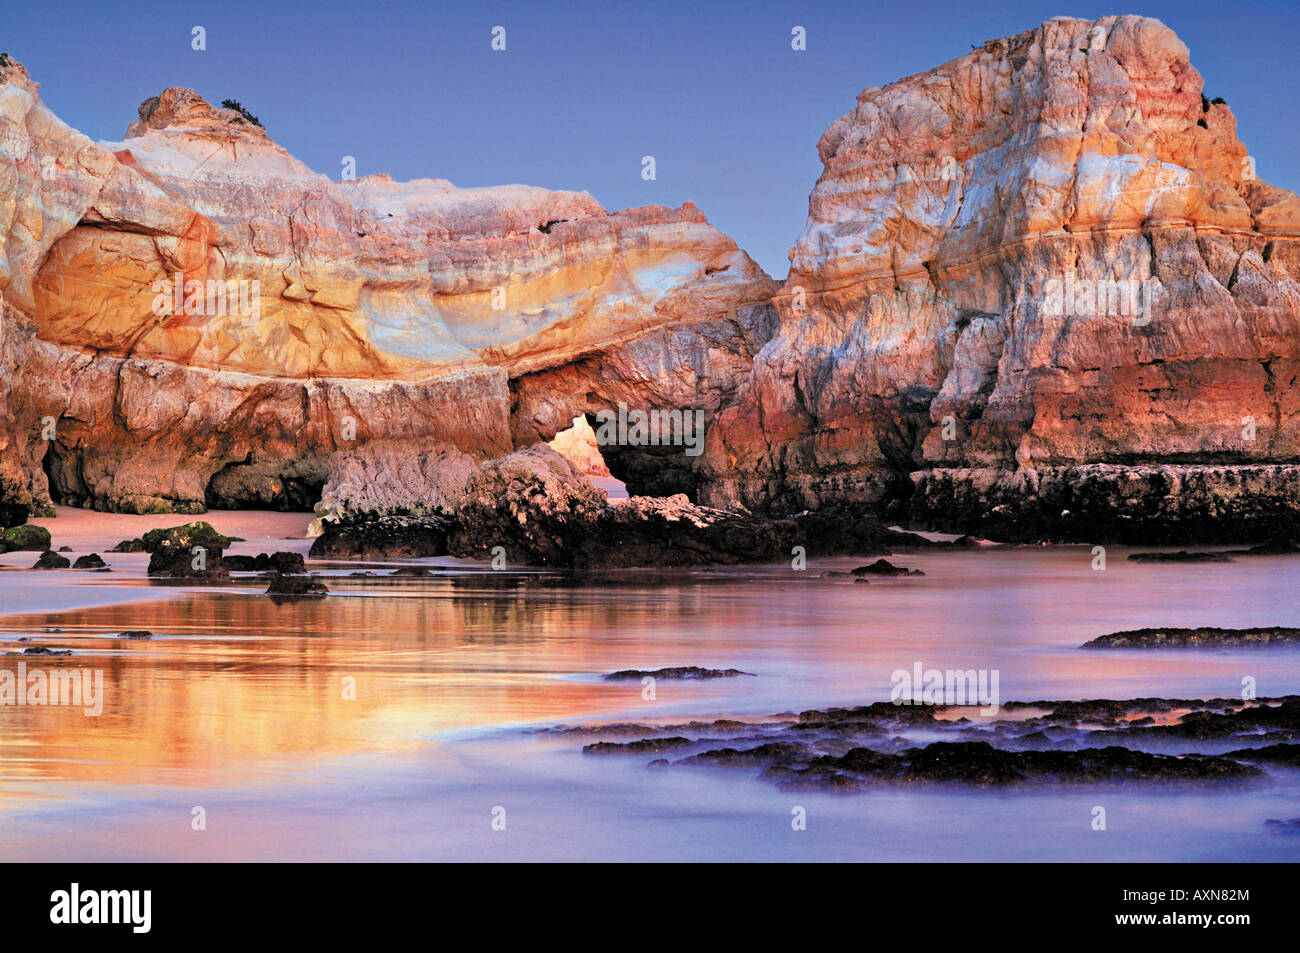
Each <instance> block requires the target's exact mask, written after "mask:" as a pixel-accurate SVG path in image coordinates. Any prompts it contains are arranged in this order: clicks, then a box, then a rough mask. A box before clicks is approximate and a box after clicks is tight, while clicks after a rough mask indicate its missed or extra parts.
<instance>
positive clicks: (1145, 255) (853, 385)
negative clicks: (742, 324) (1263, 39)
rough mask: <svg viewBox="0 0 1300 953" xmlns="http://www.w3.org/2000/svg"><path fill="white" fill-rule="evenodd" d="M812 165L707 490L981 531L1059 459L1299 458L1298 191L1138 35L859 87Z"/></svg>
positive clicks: (1061, 28) (1062, 23) (1070, 42)
mask: <svg viewBox="0 0 1300 953" xmlns="http://www.w3.org/2000/svg"><path fill="white" fill-rule="evenodd" d="M818 149H819V152H820V155H821V158H822V160H823V162H824V164H825V171H824V172H823V174H822V177H821V179H820V180H819V181H818V183H817V186H816V188H815V189H814V190H813V193H812V196H811V198H810V201H809V216H808V224H807V228H806V229H805V231H804V234H803V235H802V236H801V237H800V238H799V240H798V242H797V243H796V245H795V247H794V248H793V250H792V252H791V271H790V275H789V277H788V278H787V280H786V282H785V285H784V286H783V288H782V289H781V291H780V292H779V293H778V294H777V295H776V297H775V304H776V307H777V310H778V311H779V313H780V328H779V331H778V333H777V334H776V336H775V337H774V338H773V340H772V341H770V342H769V343H768V344H767V345H766V347H765V348H764V349H763V351H762V352H761V353H760V354H759V356H758V359H757V361H756V362H755V368H754V376H753V379H752V381H751V382H750V383H749V384H748V385H746V387H745V388H744V389H743V390H742V395H741V399H740V401H739V403H738V405H737V406H736V407H734V408H731V409H729V410H728V411H727V412H726V413H725V415H724V416H723V419H722V421H721V422H720V424H719V426H717V427H715V428H714V431H713V432H712V434H711V439H710V445H709V453H708V456H707V460H706V462H705V465H704V466H705V471H706V474H707V482H706V487H707V489H706V491H705V498H706V499H707V500H709V501H711V502H713V503H727V502H744V503H746V504H749V505H759V506H771V505H777V506H785V507H794V508H799V507H803V506H817V505H820V504H824V503H827V502H834V501H843V500H866V501H876V502H880V503H882V504H883V503H885V502H888V501H891V500H892V501H895V502H896V503H897V502H898V501H904V500H907V501H909V504H910V505H911V506H913V507H914V510H913V512H914V513H917V514H919V516H920V518H921V519H922V520H923V521H926V522H930V523H931V524H935V523H945V522H960V521H959V520H956V519H955V517H957V516H959V515H960V516H968V515H973V516H975V517H977V519H976V522H977V523H978V522H979V518H981V517H986V516H988V513H987V510H988V509H991V508H992V507H994V506H997V505H1002V504H1013V503H1014V501H1016V500H1021V501H1027V504H1026V505H1029V506H1030V507H1031V508H1032V506H1033V505H1034V503H1035V502H1036V499H1035V498H1036V497H1038V496H1040V494H1039V485H1040V483H1045V482H1052V481H1054V482H1055V484H1064V485H1068V484H1070V483H1071V481H1072V477H1071V476H1070V471H1071V469H1072V468H1079V467H1087V466H1095V465H1099V464H1103V465H1114V466H1116V467H1118V468H1119V470H1120V471H1124V470H1125V468H1129V469H1128V470H1127V472H1119V473H1117V474H1112V476H1113V477H1114V480H1118V481H1119V482H1121V483H1123V482H1125V481H1127V480H1129V479H1130V478H1132V477H1133V476H1134V475H1135V474H1143V476H1142V480H1143V481H1147V480H1148V478H1149V477H1150V476H1151V472H1150V469H1151V468H1156V470H1157V471H1158V470H1159V468H1160V467H1163V466H1169V465H1173V466H1175V467H1179V466H1181V467H1194V466H1201V465H1211V464H1213V465H1225V464H1228V465H1253V464H1267V463H1293V462H1295V461H1296V460H1297V457H1298V456H1300V390H1298V389H1297V388H1296V386H1295V383H1296V376H1297V372H1298V371H1300V199H1298V198H1297V196H1296V195H1294V194H1292V193H1290V192H1286V191H1284V190H1282V189H1279V188H1276V187H1274V186H1271V185H1268V184H1266V183H1265V182H1263V181H1262V180H1261V179H1260V178H1259V172H1263V171H1264V170H1258V172H1257V170H1256V168H1255V164H1254V160H1253V159H1252V158H1251V157H1250V155H1249V153H1248V150H1247V148H1246V146H1245V145H1244V144H1243V143H1242V142H1241V141H1240V140H1238V138H1237V135H1236V123H1235V121H1234V119H1233V117H1232V113H1231V112H1230V110H1229V108H1228V106H1227V105H1226V104H1223V103H1222V102H1212V101H1209V100H1207V99H1206V98H1204V97H1203V90H1202V80H1201V77H1200V75H1199V74H1198V73H1197V72H1196V70H1195V69H1194V68H1193V67H1192V66H1191V64H1190V62H1189V54H1188V50H1187V48H1186V47H1185V46H1184V45H1183V43H1182V42H1180V41H1179V39H1178V38H1177V36H1175V35H1174V33H1173V32H1172V31H1171V30H1169V29H1168V28H1167V27H1165V26H1164V25H1163V24H1162V23H1160V22H1159V21H1157V20H1152V19H1146V18H1142V17H1135V16H1125V17H1104V18H1102V19H1100V20H1097V21H1086V20H1075V19H1065V18H1062V19H1055V20H1052V21H1049V22H1047V23H1044V24H1043V25H1042V26H1040V27H1038V28H1036V29H1033V30H1028V31H1026V32H1024V33H1021V34H1019V35H1017V36H1014V37H1009V38H1007V39H999V40H992V41H990V42H988V43H985V44H984V45H983V46H982V47H980V48H978V49H975V50H974V51H972V52H971V53H969V54H967V55H965V56H962V57H960V58H959V59H956V60H953V61H952V62H950V63H947V64H945V65H944V66H941V67H938V68H937V69H933V70H930V71H928V72H925V73H921V74H918V75H915V76H910V77H907V78H905V79H902V80H899V81H898V82H896V83H892V84H890V85H889V86H887V87H885V88H883V89H878V88H871V89H867V90H864V91H863V92H862V93H861V94H860V95H859V96H858V102H857V105H856V107H855V108H854V109H853V110H852V111H851V112H850V113H849V114H848V115H846V116H845V117H844V118H842V119H840V120H838V121H837V122H835V123H833V124H832V125H831V127H830V128H829V129H828V130H827V131H826V133H825V135H823V137H822V139H821V141H820V143H819V144H818ZM1117 290H1118V291H1127V290H1132V291H1135V292H1136V296H1135V297H1134V298H1133V301H1135V302H1136V305H1137V309H1138V310H1139V313H1138V314H1136V315H1135V314H1134V313H1133V310H1134V309H1132V308H1130V309H1129V310H1127V311H1126V310H1124V309H1123V307H1122V306H1123V304H1124V301H1123V300H1122V299H1121V300H1118V301H1116V300H1115V298H1116V291H1117ZM1058 291H1064V293H1063V294H1055V295H1054V292H1058ZM1098 291H1101V292H1102V299H1103V300H1102V302H1101V303H1098V302H1097V301H1096V297H1097V292H1098ZM1065 295H1069V296H1070V298H1071V299H1074V300H1070V301H1066V302H1064V306H1063V302H1062V300H1061V298H1062V297H1064V296H1065ZM1134 468H1136V469H1134ZM1144 468H1145V469H1144ZM1176 477H1177V474H1176V473H1175V474H1172V475H1171V474H1170V473H1169V472H1165V473H1164V474H1163V475H1162V476H1161V475H1157V477H1156V478H1155V480H1154V484H1153V485H1154V487H1155V489H1154V490H1153V491H1151V492H1164V491H1166V490H1169V489H1170V480H1174V481H1175V483H1176ZM1107 479H1109V478H1107ZM1103 482H1106V480H1103ZM1112 482H1113V481H1112ZM1229 482H1231V481H1229ZM1270 485H1272V486H1273V488H1274V489H1273V492H1276V491H1278V490H1279V488H1280V487H1281V485H1282V484H1281V483H1279V482H1277V481H1274V482H1273V483H1272V484H1270ZM1112 489H1113V487H1112ZM1173 491H1174V492H1176V491H1177V486H1176V485H1175V486H1174V487H1173ZM1041 495H1042V496H1043V500H1044V501H1045V502H1046V504H1047V505H1049V507H1050V506H1051V505H1055V502H1054V501H1055V500H1056V499H1057V496H1059V494H1057V496H1053V497H1052V499H1051V500H1048V499H1047V496H1046V494H1045V491H1044V494H1041ZM1121 496H1122V494H1121ZM1076 502H1078V503H1079V504H1080V505H1087V501H1086V500H1080V501H1076ZM981 508H984V509H985V512H984V513H982V514H980V513H976V512H974V511H978V510H981ZM1057 508H1058V509H1059V507H1057Z"/></svg>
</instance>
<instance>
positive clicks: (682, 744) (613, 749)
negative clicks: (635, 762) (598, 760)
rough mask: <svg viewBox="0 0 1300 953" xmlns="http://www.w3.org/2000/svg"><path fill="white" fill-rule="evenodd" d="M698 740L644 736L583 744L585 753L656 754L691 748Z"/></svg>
mask: <svg viewBox="0 0 1300 953" xmlns="http://www.w3.org/2000/svg"><path fill="white" fill-rule="evenodd" d="M695 744H698V742H695V741H691V739H689V738H682V737H680V736H679V737H674V738H643V739H642V740H640V741H629V742H626V743H619V742H617V741H597V742H594V743H592V744H589V745H585V746H583V749H582V752H583V754H654V753H657V752H660V751H671V750H673V749H675V748H689V747H691V746H693V745H695Z"/></svg>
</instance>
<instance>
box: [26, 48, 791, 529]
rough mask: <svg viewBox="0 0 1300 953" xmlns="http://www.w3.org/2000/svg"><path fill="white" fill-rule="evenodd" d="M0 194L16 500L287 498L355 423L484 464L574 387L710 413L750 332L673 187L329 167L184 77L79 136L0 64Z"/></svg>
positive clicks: (716, 256)
mask: <svg viewBox="0 0 1300 953" xmlns="http://www.w3.org/2000/svg"><path fill="white" fill-rule="evenodd" d="M0 185H3V189H2V190H0V294H2V296H3V316H2V317H0V407H3V408H6V409H7V413H5V414H3V415H0V416H2V417H4V418H7V420H6V423H5V425H3V426H0V451H3V454H0V458H2V459H3V463H0V496H3V497H4V498H6V499H12V500H13V501H14V503H15V504H16V505H22V504H29V503H30V504H35V505H36V506H37V507H38V508H39V507H40V506H41V505H44V504H46V503H47V502H48V499H49V496H50V493H51V492H52V493H53V495H54V496H55V497H56V498H59V499H62V500H64V501H66V502H70V503H78V504H85V505H90V506H95V507H98V508H107V509H118V510H127V511H134V512H152V511H167V510H177V511H188V512H197V511H201V510H202V509H203V508H204V506H205V504H206V505H215V506H236V505H254V506H259V505H260V506H277V505H278V506H286V507H299V506H303V505H306V504H310V503H311V502H313V501H314V498H315V496H316V495H317V494H318V493H319V490H320V488H321V486H323V484H325V483H326V482H327V480H328V478H329V468H330V465H331V464H330V458H331V455H333V454H336V453H337V452H339V451H350V450H353V449H355V448H357V447H360V446H363V445H365V444H366V443H368V442H370V441H373V440H391V441H398V442H401V443H403V444H406V445H409V446H414V447H416V448H420V447H426V448H427V447H432V446H450V447H456V448H458V449H459V450H461V451H463V452H464V453H467V454H470V455H473V456H475V457H476V458H478V459H488V458H494V457H499V456H502V455H504V454H507V453H509V451H510V450H512V449H513V448H514V447H515V446H516V445H528V444H531V443H533V442H534V441H536V440H538V439H542V440H545V439H550V438H551V437H553V436H554V435H555V433H556V432H557V431H558V430H562V429H564V428H565V427H567V426H568V425H569V421H571V420H572V418H573V416H575V414H577V413H580V412H583V411H584V410H586V409H587V408H588V406H589V405H591V404H592V403H593V402H597V403H598V402H601V401H611V402H612V401H618V400H626V401H628V402H629V403H634V404H635V405H644V404H645V402H647V401H660V400H672V401H677V402H678V403H674V404H672V406H692V407H696V406H698V407H703V408H705V409H707V410H708V411H709V412H710V413H713V412H715V411H716V410H717V409H718V407H720V406H721V405H722V404H723V403H725V402H727V401H729V400H730V399H731V398H732V397H733V396H734V392H735V389H736V387H737V386H738V384H739V383H740V379H741V378H743V377H745V376H747V375H748V371H749V367H750V364H751V361H752V355H753V353H754V352H756V351H757V349H758V348H759V347H760V346H761V344H762V343H763V339H760V338H761V337H762V335H763V334H765V333H766V334H769V335H770V333H771V330H772V320H771V318H770V316H768V317H765V316H764V315H765V314H766V311H765V309H766V308H767V305H766V303H765V302H766V300H767V298H768V297H769V296H770V294H771V292H772V290H774V288H775V284H774V283H773V282H772V281H771V280H770V279H768V278H767V276H766V275H764V274H763V273H762V272H761V271H760V270H759V269H758V268H757V266H755V265H754V263H753V262H752V261H751V260H750V259H749V258H748V256H746V255H745V254H744V253H743V252H741V251H740V250H738V249H737V248H736V246H735V244H734V243H733V242H731V241H730V240H729V239H727V238H726V237H725V236H724V235H722V234H721V233H719V232H718V231H717V230H716V229H714V228H712V227H711V226H709V225H708V223H707V221H706V220H705V218H704V216H703V215H702V214H701V213H700V212H699V210H698V209H696V208H695V207H694V206H692V205H689V204H687V205H684V206H683V207H681V208H679V209H668V208H661V207H650V208H640V209H630V210H627V211H624V212H615V213H609V212H606V211H605V210H604V209H603V208H601V207H600V206H599V204H597V203H596V202H595V200H594V199H592V198H591V196H589V195H587V194H585V193H576V192H551V191H546V190H543V189H537V188H531V187H527V186H505V187H501V188H492V189H458V188H456V187H454V186H453V185H451V183H449V182H446V181H444V180H436V179H423V180H418V181H415V182H409V183H396V182H393V181H391V180H390V179H388V178H387V177H386V176H369V177H364V178H360V179H355V180H345V181H338V182H335V181H331V180H330V179H329V178H327V177H326V176H324V175H319V174H317V173H314V172H312V171H311V170H310V169H308V168H307V167H306V166H304V165H303V164H302V163H300V162H298V161H297V160H296V159H294V158H293V157H292V156H290V155H289V154H288V153H287V152H285V151H284V150H283V149H282V148H280V147H279V146H277V145H275V143H274V142H272V141H271V140H270V139H269V138H268V137H267V135H266V133H265V131H264V130H263V129H262V128H261V127H259V126H257V125H254V124H252V123H250V122H248V121H247V120H246V119H245V118H244V117H243V116H242V115H241V114H240V113H238V112H235V111H232V110H228V109H219V108H216V107H213V106H211V105H209V104H208V103H207V102H205V101H204V100H203V99H202V98H201V97H199V96H198V95H197V94H195V93H194V92H193V91H191V90H184V89H168V90H165V91H164V92H163V93H162V94H161V96H158V97H154V98H152V99H150V100H147V101H146V102H145V103H144V104H142V106H141V107H140V114H139V120H138V121H137V122H134V123H132V124H131V125H130V127H129V128H128V129H127V132H126V138H125V139H124V140H123V141H122V142H119V143H94V142H91V141H90V140H89V139H87V138H86V137H85V136H82V135H81V134H80V133H77V132H76V131H75V130H72V129H70V128H69V127H67V126H66V125H64V124H63V123H61V122H60V121H59V120H58V119H57V118H56V117H55V116H54V115H53V114H51V113H50V112H49V110H48V109H46V108H45V106H44V105H42V104H41V102H40V100H39V96H38V90H37V86H36V84H35V83H34V82H32V81H31V80H30V78H29V77H28V76H27V73H26V71H25V70H24V69H23V68H22V66H21V65H19V64H16V63H13V64H11V65H9V66H8V67H4V68H0ZM191 283H194V284H191ZM697 352H698V353H697ZM723 352H726V353H723ZM683 368H689V369H690V373H689V374H686V373H683ZM561 385H563V387H565V388H572V393H570V392H569V391H568V390H566V391H565V392H563V393H559V392H558V391H557V390H556V388H558V387H560V386H561ZM687 401H689V402H690V403H687ZM512 405H513V406H512ZM51 422H53V426H52V428H51V426H50V423H51ZM47 475H48V476H47Z"/></svg>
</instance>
